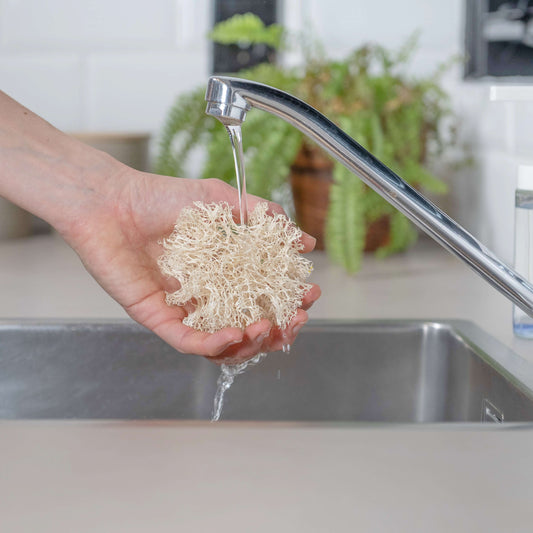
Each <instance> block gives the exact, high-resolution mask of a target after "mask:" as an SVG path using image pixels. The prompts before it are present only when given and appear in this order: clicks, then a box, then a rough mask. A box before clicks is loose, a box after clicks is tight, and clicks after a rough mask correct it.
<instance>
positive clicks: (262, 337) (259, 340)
mask: <svg viewBox="0 0 533 533" xmlns="http://www.w3.org/2000/svg"><path fill="white" fill-rule="evenodd" d="M269 335H270V330H268V331H265V332H263V333H260V334H259V335H258V336H257V337H256V338H255V342H257V344H261V343H262V342H263V341H264V340H265V339H266V338H267V337H268V336H269Z"/></svg>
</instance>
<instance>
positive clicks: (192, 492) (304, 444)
mask: <svg viewBox="0 0 533 533" xmlns="http://www.w3.org/2000/svg"><path fill="white" fill-rule="evenodd" d="M311 258H312V260H313V261H314V264H315V272H314V273H313V277H312V280H313V281H315V282H316V283H319V284H320V285H321V287H322V291H323V296H322V298H321V299H320V300H319V301H318V302H317V303H316V304H315V306H314V307H313V309H312V311H311V317H312V318H331V319H334V318H342V319H349V318H353V319H373V318H423V319H428V318H433V319H444V318H446V319H450V318H460V319H467V320H471V321H473V322H475V323H476V324H477V325H478V326H480V327H481V328H482V329H484V330H485V331H487V332H489V333H491V334H492V335H493V336H494V337H495V338H497V339H498V340H500V341H501V342H503V343H504V344H506V345H508V346H510V347H512V348H513V349H514V350H515V351H516V352H517V353H519V354H521V355H522V357H524V358H525V359H527V360H529V361H531V362H532V364H533V342H529V341H523V340H518V339H515V338H514V337H513V335H512V330H511V305H510V304H509V303H508V302H507V300H506V299H505V298H504V297H503V296H500V295H499V293H498V292H496V291H495V290H494V289H492V288H491V287H490V286H489V285H488V284H487V283H486V282H484V281H483V280H481V279H480V278H479V277H478V276H477V275H476V274H474V273H473V272H471V271H470V270H469V269H468V268H467V267H465V266H464V265H463V264H462V263H461V262H460V261H459V260H457V259H455V258H454V257H453V256H451V255H450V254H448V253H447V252H445V251H443V250H441V249H440V248H439V247H438V246H437V245H434V244H433V243H431V242H427V241H426V242H422V243H421V244H420V245H418V246H417V247H416V249H415V250H413V251H411V252H409V253H408V254H405V255H401V256H395V257H393V258H389V259H387V260H385V261H377V260H375V259H374V258H367V259H366V260H365V262H364V265H363V268H362V270H361V272H360V273H359V274H358V275H357V276H347V275H346V274H345V273H344V272H343V271H342V270H341V269H340V268H338V267H335V266H333V265H331V263H330V262H329V260H328V259H327V257H326V256H325V254H323V253H318V252H317V253H313V254H312V257H311ZM0 294H1V295H2V296H1V298H0V318H21V317H26V318H49V317H53V318H62V317H63V318H93V319H94V318H98V319H100V318H123V317H125V313H124V312H123V310H122V309H121V308H120V307H119V306H118V305H117V304H116V303H115V302H114V301H113V300H112V299H111V298H109V297H108V296H107V295H106V294H105V293H104V292H103V291H102V290H101V289H100V288H99V287H98V285H97V284H96V283H95V282H94V280H93V279H92V278H91V277H90V276H89V275H88V274H87V273H86V272H85V270H84V269H83V267H82V265H81V263H80V262H79V260H78V258H77V257H76V255H75V254H74V253H73V252H72V250H70V249H69V248H68V247H67V246H66V245H65V244H64V243H63V242H62V241H61V239H60V238H59V237H57V236H55V235H52V236H41V237H33V238H29V239H24V240H14V241H5V242H2V243H0ZM453 427H454V429H451V430H450V429H448V430H443V429H442V428H439V427H438V426H435V427H434V426H422V427H421V426H416V427H415V426H379V425H378V426H375V425H374V426H372V427H370V426H368V425H366V426H365V425H358V424H335V425H310V424H308V425H305V424H271V423H261V424H259V423H231V422H222V423H218V424H210V423H202V422H199V423H190V422H76V421H73V422H58V421H43V422H31V421H20V422H8V421H5V422H0V452H1V453H0V517H1V518H0V524H1V527H0V530H1V531H6V532H9V533H12V532H14V533H19V532H32V533H33V532H35V531H43V532H45V531H46V532H48V531H53V532H54V533H58V532H59V533H61V532H71V531H76V532H77V533H84V532H91V533H92V532H95V531H98V532H99V533H104V532H114V533H116V532H121V531H127V532H128V533H137V532H146V531H150V532H167V531H169V532H170V531H172V532H175V531H218V532H225V531H228V532H230V531H231V532H236V531H239V532H240V531H254V532H263V531H264V532H267V531H268V532H271V531H280V532H291V533H292V532H306V533H308V532H314V531H317V532H318V531H320V532H329V531H365V532H388V531H391V532H395V533H396V532H404V531H405V532H409V533H418V532H424V533H427V532H431V533H440V532H442V533H444V532H449V531H454V532H465V533H466V532H468V533H473V532H482V531H483V532H485V533H486V532H489V533H490V532H498V533H501V532H506V533H507V532H513V533H514V532H524V533H525V532H529V531H531V530H532V529H533V512H532V510H531V501H532V498H533V475H532V474H533V454H532V453H531V450H532V449H533V431H531V430H530V429H525V430H523V431H519V430H518V428H513V426H507V427H508V429H507V430H494V429H492V428H489V429H487V428H486V427H483V428H480V427H478V428H476V429H472V428H471V427H469V426H467V427H464V426H458V427H457V429H455V426H453ZM514 429H516V430H514Z"/></svg>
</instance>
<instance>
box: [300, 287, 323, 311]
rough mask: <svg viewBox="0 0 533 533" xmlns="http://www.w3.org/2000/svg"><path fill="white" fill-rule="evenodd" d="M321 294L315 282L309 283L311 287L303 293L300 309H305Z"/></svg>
mask: <svg viewBox="0 0 533 533" xmlns="http://www.w3.org/2000/svg"><path fill="white" fill-rule="evenodd" d="M321 294H322V290H321V289H320V287H319V286H318V285H316V284H315V283H312V284H311V288H310V289H309V290H308V291H307V292H306V293H305V295H304V297H303V300H302V306H301V307H302V309H304V310H305V311H307V310H308V309H309V308H310V307H311V306H312V305H313V304H314V303H315V302H316V301H317V300H318V299H319V298H320V295H321Z"/></svg>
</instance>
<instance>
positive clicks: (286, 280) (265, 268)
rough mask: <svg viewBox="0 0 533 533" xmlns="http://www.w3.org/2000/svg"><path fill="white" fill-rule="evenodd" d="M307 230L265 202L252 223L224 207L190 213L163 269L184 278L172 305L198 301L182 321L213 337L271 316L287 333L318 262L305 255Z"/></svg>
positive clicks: (170, 241) (168, 243)
mask: <svg viewBox="0 0 533 533" xmlns="http://www.w3.org/2000/svg"><path fill="white" fill-rule="evenodd" d="M301 235H302V232H301V230H300V229H299V228H298V227H296V226H295V225H294V224H292V223H291V222H290V221H289V220H288V219H287V218H286V217H285V216H283V215H279V214H276V215H273V216H272V215H269V214H267V204H266V203H259V204H258V205H257V206H256V208H255V209H254V211H253V212H252V213H250V215H249V221H248V225H247V226H243V225H240V224H237V223H236V222H235V221H234V220H233V216H232V210H231V207H230V206H229V205H228V204H226V203H221V204H203V203H201V202H196V203H195V204H194V206H192V207H187V208H184V209H183V210H182V211H181V213H180V215H179V218H178V220H177V222H176V225H175V227H174V231H173V232H172V234H171V235H170V236H169V237H168V238H166V239H163V240H162V241H161V244H162V246H163V248H164V253H163V255H161V257H159V260H158V263H159V268H160V269H161V272H162V273H163V274H165V275H167V276H170V277H172V278H175V279H177V280H178V281H179V283H180V285H181V287H180V289H178V290H177V291H176V292H172V293H167V297H166V301H167V304H169V305H179V306H183V305H185V304H187V303H191V302H192V303H193V304H194V310H193V311H192V312H190V313H189V314H188V316H187V317H185V318H184V320H183V323H184V324H186V325H187V326H190V327H192V328H194V329H197V330H200V331H207V332H209V333H214V332H215V331H218V330H220V329H222V328H225V327H239V328H242V329H244V328H245V327H246V326H248V325H250V324H253V323H254V322H257V321H258V320H260V319H262V318H267V319H268V320H270V321H271V322H272V323H273V324H275V325H277V326H279V327H280V328H281V329H283V328H285V327H286V326H287V325H288V324H289V322H290V321H291V319H292V318H293V317H294V315H295V314H296V311H297V309H298V307H300V305H301V303H302V298H303V296H304V294H305V293H306V292H307V291H308V290H309V288H310V287H311V285H309V284H308V283H305V281H304V280H305V279H306V278H307V277H308V276H309V274H310V273H311V271H312V263H311V262H310V261H309V260H308V259H305V258H304V257H302V255H301V254H300V253H299V250H301V248H302V245H301V244H300V242H299V240H300V237H301Z"/></svg>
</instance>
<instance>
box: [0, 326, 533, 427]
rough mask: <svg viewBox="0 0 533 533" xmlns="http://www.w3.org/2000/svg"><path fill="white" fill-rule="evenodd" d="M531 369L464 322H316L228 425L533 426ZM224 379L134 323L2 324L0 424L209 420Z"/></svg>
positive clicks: (247, 393) (230, 402)
mask: <svg viewBox="0 0 533 533" xmlns="http://www.w3.org/2000/svg"><path fill="white" fill-rule="evenodd" d="M531 366H532V365H530V364H529V363H527V362H526V361H524V360H523V359H521V358H520V357H518V356H517V355H516V354H514V353H513V352H511V351H510V350H509V349H508V348H506V347H505V346H503V345H501V344H500V343H498V342H496V341H495V340H494V339H492V338H491V337H490V336H489V335H487V334H486V333H485V332H483V331H481V330H480V329H479V328H477V327H476V326H475V325H473V324H471V323H469V322H462V321H446V322H430V321H427V322H426V321H379V322H325V321H311V322H310V323H309V324H308V325H307V326H306V327H305V328H304V330H303V331H302V332H301V334H300V336H299V338H298V340H297V342H296V344H295V345H294V346H293V347H292V350H291V353H290V354H284V353H273V354H270V355H269V356H268V357H267V358H266V359H265V360H264V361H263V362H262V363H261V364H260V365H257V366H255V367H251V368H249V369H248V371H247V372H246V373H245V374H243V375H240V376H238V377H237V378H236V379H235V383H234V384H233V386H232V388H231V389H230V390H229V391H228V392H227V394H226V401H225V405H224V411H223V414H222V419H226V420H228V419H233V420H292V421H365V422H395V423H412V422H425V423H438V422H502V421H506V422H507V421H533V370H532V368H531ZM218 375H219V369H218V367H217V366H215V365H214V364H213V363H210V362H209V361H207V360H205V359H203V358H200V357H196V356H190V355H182V354H179V353H177V352H175V351H174V350H172V349H171V348H170V347H169V346H167V345H166V344H165V343H164V342H162V341H161V340H159V339H158V338H157V337H156V336H154V335H153V334H151V333H150V332H148V331H147V330H145V329H144V328H142V327H140V326H138V325H136V324H134V323H132V322H129V321H112V322H104V323H77V322H68V323H64V322H62V323H59V322H45V323H44V322H32V321H30V322H22V323H21V322H18V323H15V322H10V321H2V322H0V418H4V419H17V418H19V419H28V418H31V419H40V418H47V419H71V418H83V419H102V418H114V419H117V418H118V419H210V417H211V412H212V407H213V398H214V395H215V391H216V381H217V377H218Z"/></svg>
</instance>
